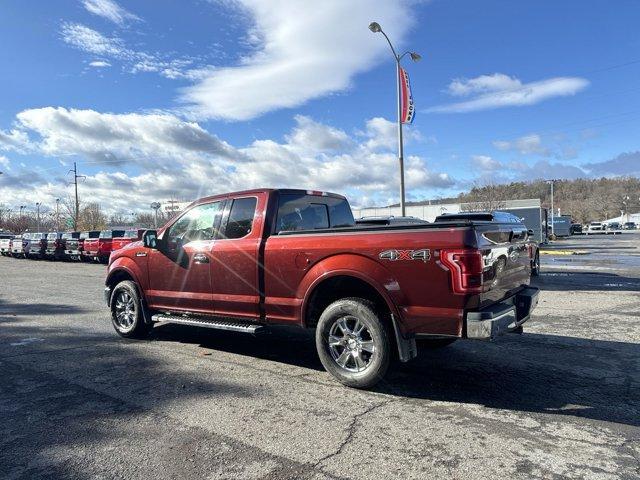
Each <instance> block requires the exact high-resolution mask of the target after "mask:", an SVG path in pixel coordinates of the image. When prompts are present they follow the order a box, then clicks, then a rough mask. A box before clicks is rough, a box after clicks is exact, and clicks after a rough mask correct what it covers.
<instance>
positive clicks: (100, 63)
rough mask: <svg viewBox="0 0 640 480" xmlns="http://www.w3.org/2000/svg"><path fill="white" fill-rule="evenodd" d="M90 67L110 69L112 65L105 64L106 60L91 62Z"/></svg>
mask: <svg viewBox="0 0 640 480" xmlns="http://www.w3.org/2000/svg"><path fill="white" fill-rule="evenodd" d="M89 66H90V67H94V68H106V67H110V66H111V64H110V63H109V62H105V61H104V60H94V61H93V62H89Z"/></svg>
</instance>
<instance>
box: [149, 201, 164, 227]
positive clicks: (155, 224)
mask: <svg viewBox="0 0 640 480" xmlns="http://www.w3.org/2000/svg"><path fill="white" fill-rule="evenodd" d="M161 206H162V205H161V204H160V202H153V203H152V204H151V208H152V209H153V210H154V217H153V228H158V209H159V208H160V207H161Z"/></svg>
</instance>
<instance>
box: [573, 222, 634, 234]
mask: <svg viewBox="0 0 640 480" xmlns="http://www.w3.org/2000/svg"><path fill="white" fill-rule="evenodd" d="M637 228H638V225H636V223H635V222H625V223H622V224H621V223H620V222H608V223H607V222H591V223H590V224H589V225H588V226H587V227H586V228H585V229H583V231H584V233H585V234H586V235H589V234H598V233H602V234H607V235H615V234H617V233H621V231H622V230H636V229H637Z"/></svg>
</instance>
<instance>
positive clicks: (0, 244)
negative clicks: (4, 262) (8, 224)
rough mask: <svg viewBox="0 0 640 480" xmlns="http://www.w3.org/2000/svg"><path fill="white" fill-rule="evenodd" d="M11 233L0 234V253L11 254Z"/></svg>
mask: <svg viewBox="0 0 640 480" xmlns="http://www.w3.org/2000/svg"><path fill="white" fill-rule="evenodd" d="M12 238H13V235H4V234H3V235H0V254H2V256H4V257H6V256H7V255H9V254H11V239H12Z"/></svg>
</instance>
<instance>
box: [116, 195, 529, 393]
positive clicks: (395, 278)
mask: <svg viewBox="0 0 640 480" xmlns="http://www.w3.org/2000/svg"><path fill="white" fill-rule="evenodd" d="M496 251H497V252H500V254H497V253H496ZM529 251H530V249H529V238H528V232H527V230H526V227H524V226H519V225H513V224H501V223H498V222H488V221H471V220H454V221H442V222H437V223H431V224H408V225H401V224H400V225H398V224H396V225H363V226H357V225H356V224H355V222H354V219H353V215H352V212H351V208H350V206H349V203H348V202H347V200H346V199H345V198H344V197H342V196H340V195H335V194H331V193H325V192H316V191H305V190H283V189H280V190H276V189H263V190H250V191H244V192H237V193H230V194H225V195H217V196H213V197H207V198H203V199H201V200H198V201H196V202H194V203H193V204H191V205H190V206H189V207H188V208H187V209H186V210H185V211H184V212H183V213H182V214H181V215H180V216H178V217H177V218H175V219H174V220H171V221H170V222H169V223H168V224H167V225H165V226H164V227H163V228H161V229H159V230H158V231H155V230H147V231H146V232H145V233H144V235H143V238H142V241H139V242H133V243H131V244H129V245H127V246H125V247H124V248H122V249H120V250H116V251H114V252H113V253H112V255H111V258H110V261H109V268H108V273H107V278H106V287H105V300H106V302H107V305H108V306H109V308H110V310H111V318H112V323H113V326H114V328H115V330H116V331H117V333H118V334H120V335H121V336H123V337H143V336H144V335H146V334H147V333H148V332H149V331H150V329H151V328H152V325H153V324H154V323H155V322H171V323H179V324H185V325H193V326H199V327H209V328H218V329H225V330H232V331H237V332H247V333H254V334H256V333H259V332H261V331H263V330H264V329H265V328H266V327H268V326H269V325H272V324H281V325H299V326H302V327H306V328H315V336H316V347H317V350H318V355H319V357H320V360H321V361H322V364H323V365H324V367H325V368H326V369H327V370H328V371H329V372H330V373H331V374H332V375H333V376H335V377H336V378H337V379H338V380H339V381H340V382H342V383H344V384H345V385H349V386H353V387H359V388H366V387H371V386H372V385H374V384H375V383H376V382H378V381H379V380H380V379H382V378H383V376H384V374H385V373H386V371H387V369H388V366H389V364H390V362H391V361H392V360H393V359H394V357H395V358H399V360H401V361H408V360H410V359H411V358H413V357H414V356H415V355H416V354H417V349H416V339H419V340H421V342H430V343H431V344H433V345H444V344H447V343H451V342H453V341H455V340H457V339H460V338H471V339H493V338H494V337H496V336H498V335H500V334H502V333H506V332H521V331H522V324H523V323H524V322H525V321H527V320H528V319H529V316H530V313H531V310H532V309H533V308H534V307H535V306H536V304H537V297H538V290H537V289H536V288H533V287H530V286H529V285H528V284H529V279H530V275H531V260H530V258H529ZM502 253H504V255H502Z"/></svg>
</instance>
